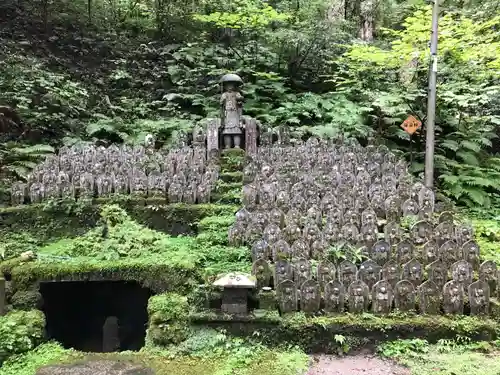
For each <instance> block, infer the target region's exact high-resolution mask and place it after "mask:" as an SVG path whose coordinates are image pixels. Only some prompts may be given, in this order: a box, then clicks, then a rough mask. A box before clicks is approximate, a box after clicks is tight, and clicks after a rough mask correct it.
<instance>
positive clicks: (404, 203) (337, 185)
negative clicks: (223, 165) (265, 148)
mask: <svg viewBox="0 0 500 375" xmlns="http://www.w3.org/2000/svg"><path fill="white" fill-rule="evenodd" d="M361 174H363V172H360V173H359V174H358V175H361ZM259 176H260V177H259ZM339 176H341V177H340V181H338V180H337V178H334V177H332V174H331V173H329V172H324V173H322V172H316V173H314V172H313V171H304V170H301V171H294V172H290V173H288V172H287V173H283V172H278V173H273V174H271V175H269V176H266V175H265V174H262V175H258V176H256V177H255V178H253V179H251V176H248V179H247V180H246V181H247V182H248V183H246V184H245V185H244V186H243V189H242V201H243V205H244V206H245V207H246V208H247V209H248V210H270V209H272V208H273V207H277V208H279V209H281V210H283V211H288V210H289V209H291V208H294V209H296V210H298V211H299V212H302V213H305V212H307V211H308V210H309V209H311V208H314V209H315V210H317V211H320V212H321V213H323V214H325V213H326V212H328V211H329V210H331V209H332V208H334V207H340V208H350V209H354V210H356V211H359V212H361V211H362V210H364V209H366V208H368V207H372V208H373V210H374V211H375V213H376V214H377V216H379V217H382V218H387V219H389V220H395V219H397V218H399V217H401V216H403V215H419V216H421V217H422V218H429V217H431V216H432V213H433V212H434V211H435V196H434V192H433V191H432V190H431V189H428V188H426V187H424V186H423V185H422V184H421V183H413V182H412V179H411V176H409V175H405V176H403V177H402V178H397V177H396V176H395V175H389V174H388V175H384V176H383V177H382V178H380V179H378V180H375V181H370V182H367V183H365V182H363V181H358V180H357V178H356V177H355V176H354V175H353V174H349V173H344V174H339ZM348 176H352V177H353V178H352V179H347V177H348ZM245 178H246V177H245V175H244V179H245Z"/></svg>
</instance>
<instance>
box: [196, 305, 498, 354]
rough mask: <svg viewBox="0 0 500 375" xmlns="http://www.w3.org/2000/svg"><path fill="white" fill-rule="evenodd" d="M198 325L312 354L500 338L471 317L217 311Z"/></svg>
mask: <svg viewBox="0 0 500 375" xmlns="http://www.w3.org/2000/svg"><path fill="white" fill-rule="evenodd" d="M189 320H190V322H191V324H193V326H208V327H212V328H219V329H223V330H225V331H227V332H230V333H232V334H234V335H237V336H247V337H251V336H254V335H255V332H258V334H257V336H258V338H259V340H261V341H262V342H263V343H265V344H266V345H269V346H276V345H281V344H282V343H284V342H286V343H288V344H294V345H299V346H300V347H302V348H303V349H304V350H306V351H313V352H333V353H335V352H337V351H338V347H339V345H341V343H342V342H343V341H344V340H343V339H339V337H340V338H344V339H345V338H349V341H350V342H349V344H350V346H351V347H356V346H366V345H368V346H373V345H375V344H377V343H379V342H383V341H387V340H395V339H400V338H414V337H423V338H426V339H427V340H429V342H437V341H438V340H440V339H446V338H450V339H451V338H455V337H457V336H464V337H470V338H473V339H481V340H491V339H494V338H496V337H497V333H498V330H499V329H500V323H498V322H497V321H494V320H491V319H487V318H477V317H470V316H429V315H408V314H391V315H387V316H376V315H373V314H361V315H353V314H348V313H346V314H342V315H336V316H321V317H319V316H318V317H308V316H305V315H304V314H302V313H295V314H291V315H287V316H279V315H278V313H277V312H262V313H261V314H255V315H253V316H249V317H247V318H238V319H234V317H230V316H225V315H220V314H216V313H214V312H211V311H206V312H197V313H191V314H190V316H189Z"/></svg>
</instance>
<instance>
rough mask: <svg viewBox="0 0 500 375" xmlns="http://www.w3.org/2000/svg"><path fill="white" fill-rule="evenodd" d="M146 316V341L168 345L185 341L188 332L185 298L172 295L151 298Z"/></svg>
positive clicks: (187, 307) (187, 309)
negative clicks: (147, 319)
mask: <svg viewBox="0 0 500 375" xmlns="http://www.w3.org/2000/svg"><path fill="white" fill-rule="evenodd" d="M148 314H149V316H150V319H149V328H148V339H147V340H148V341H151V342H152V343H154V344H156V345H170V344H179V343H180V342H182V341H183V340H185V339H186V337H187V335H188V332H189V327H188V325H187V322H188V316H189V305H188V303H187V297H185V296H181V295H179V294H174V293H166V294H161V295H157V296H153V297H151V298H150V300H149V302H148Z"/></svg>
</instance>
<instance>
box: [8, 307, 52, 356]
mask: <svg viewBox="0 0 500 375" xmlns="http://www.w3.org/2000/svg"><path fill="white" fill-rule="evenodd" d="M44 328H45V317H44V315H43V313H42V312H41V311H37V310H32V311H12V312H10V313H8V314H7V315H5V316H0V364H1V363H2V362H4V361H5V360H6V359H7V358H9V357H10V356H12V355H16V354H21V353H25V352H27V351H29V350H32V349H33V348H35V347H36V346H37V345H38V344H40V343H41V341H42V339H43V332H44Z"/></svg>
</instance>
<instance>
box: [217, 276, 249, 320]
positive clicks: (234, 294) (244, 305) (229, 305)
mask: <svg viewBox="0 0 500 375" xmlns="http://www.w3.org/2000/svg"><path fill="white" fill-rule="evenodd" d="M213 285H214V286H217V287H222V288H223V291H222V312H224V313H226V314H238V315H241V314H247V313H248V292H249V291H250V290H251V289H254V288H255V286H256V280H255V278H254V277H253V276H251V275H247V274H245V273H228V274H225V275H223V276H221V277H219V278H218V279H217V280H216V281H215V282H214V284H213Z"/></svg>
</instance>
